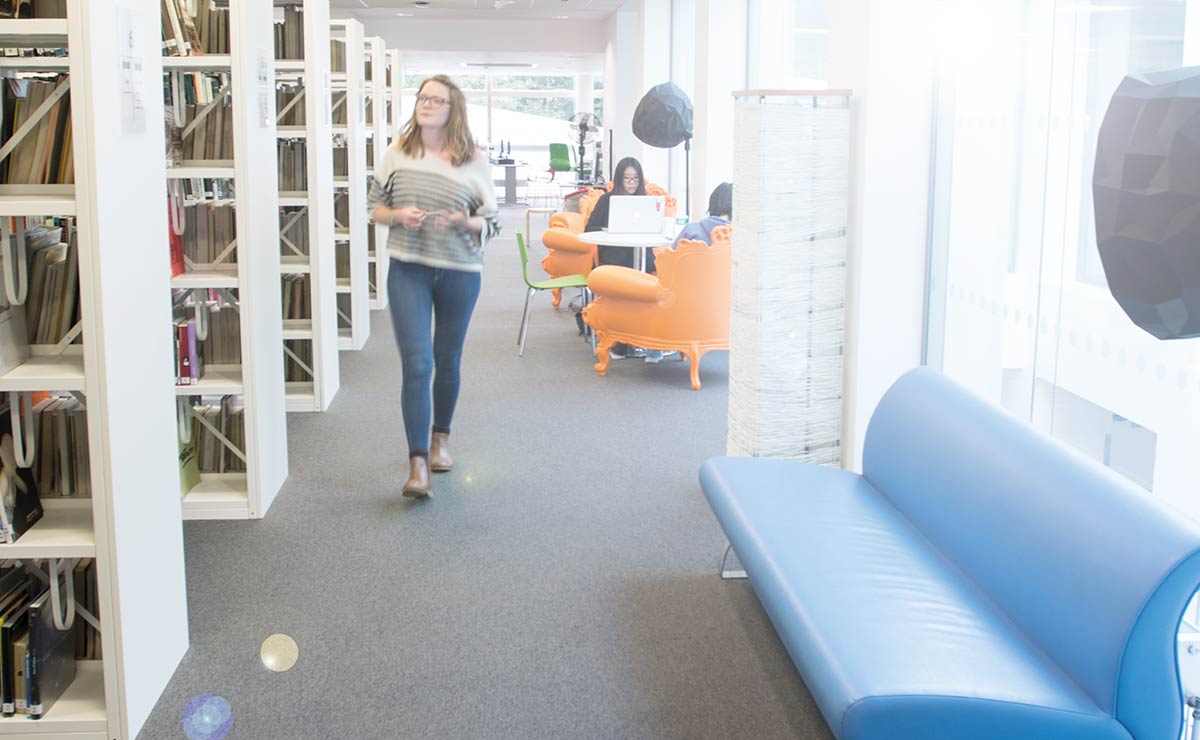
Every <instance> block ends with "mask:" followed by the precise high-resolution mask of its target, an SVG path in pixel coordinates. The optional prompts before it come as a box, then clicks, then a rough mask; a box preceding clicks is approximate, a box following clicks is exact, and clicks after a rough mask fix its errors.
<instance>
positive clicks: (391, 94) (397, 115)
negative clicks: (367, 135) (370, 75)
mask: <svg viewBox="0 0 1200 740" xmlns="http://www.w3.org/2000/svg"><path fill="white" fill-rule="evenodd" d="M403 89H404V68H403V67H401V66H400V50H399V49H388V101H389V105H388V107H389V109H390V110H391V121H390V122H389V123H388V131H387V135H388V143H389V144H390V143H391V142H393V141H395V140H396V137H397V136H399V135H400V128H401V127H402V126H403V125H404V123H405V121H406V120H407V119H406V118H405V116H404V109H403V105H401V103H402V102H403V100H402V97H401V91H402V90H403Z"/></svg>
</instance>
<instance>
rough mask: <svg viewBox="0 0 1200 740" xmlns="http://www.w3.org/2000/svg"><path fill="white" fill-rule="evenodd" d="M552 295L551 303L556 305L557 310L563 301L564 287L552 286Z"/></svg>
mask: <svg viewBox="0 0 1200 740" xmlns="http://www.w3.org/2000/svg"><path fill="white" fill-rule="evenodd" d="M550 295H552V296H554V297H553V298H551V299H550V305H551V306H554V309H555V310H556V311H557V310H558V304H560V303H562V288H552V289H551V290H550Z"/></svg>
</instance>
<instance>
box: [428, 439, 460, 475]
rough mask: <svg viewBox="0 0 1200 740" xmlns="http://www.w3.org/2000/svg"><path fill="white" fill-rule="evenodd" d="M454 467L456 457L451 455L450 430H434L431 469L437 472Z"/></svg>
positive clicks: (430, 458) (430, 448) (430, 453)
mask: <svg viewBox="0 0 1200 740" xmlns="http://www.w3.org/2000/svg"><path fill="white" fill-rule="evenodd" d="M452 467H454V458H453V457H450V434H449V432H434V433H433V441H432V443H431V444H430V445H429V469H430V470H432V471H433V472H435V473H444V472H446V471H447V470H449V469H450V468H452Z"/></svg>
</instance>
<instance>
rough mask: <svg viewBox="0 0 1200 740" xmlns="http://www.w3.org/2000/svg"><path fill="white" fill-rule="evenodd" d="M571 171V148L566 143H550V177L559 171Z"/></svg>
mask: <svg viewBox="0 0 1200 740" xmlns="http://www.w3.org/2000/svg"><path fill="white" fill-rule="evenodd" d="M570 171H571V148H570V147H569V146H567V145H566V144H551V145H550V179H551V180H553V179H554V176H555V175H556V174H558V173H559V172H570Z"/></svg>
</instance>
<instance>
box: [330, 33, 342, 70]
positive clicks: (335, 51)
mask: <svg viewBox="0 0 1200 740" xmlns="http://www.w3.org/2000/svg"><path fill="white" fill-rule="evenodd" d="M329 71H330V72H345V71H346V42H345V41H344V40H342V39H330V40H329Z"/></svg>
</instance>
